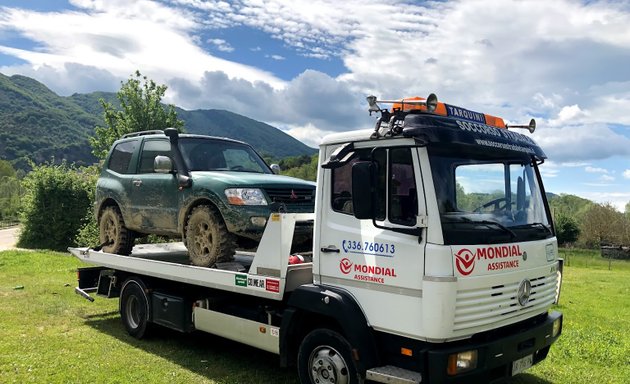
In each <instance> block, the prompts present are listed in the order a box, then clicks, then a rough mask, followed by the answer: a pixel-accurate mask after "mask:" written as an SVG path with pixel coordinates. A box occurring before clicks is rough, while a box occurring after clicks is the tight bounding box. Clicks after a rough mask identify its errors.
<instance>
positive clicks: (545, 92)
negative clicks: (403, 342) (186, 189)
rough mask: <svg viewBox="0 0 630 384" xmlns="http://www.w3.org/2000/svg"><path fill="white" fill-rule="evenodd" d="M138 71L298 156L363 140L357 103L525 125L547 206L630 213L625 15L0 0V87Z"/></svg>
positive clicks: (171, 96) (457, 4)
mask: <svg viewBox="0 0 630 384" xmlns="http://www.w3.org/2000/svg"><path fill="white" fill-rule="evenodd" d="M136 69H138V70H140V71H141V72H142V73H143V74H145V75H147V76H149V77H150V78H152V79H154V80H156V81H158V82H160V83H163V84H166V85H168V87H169V89H168V91H167V95H166V99H167V100H166V101H168V102H172V103H174V104H176V105H178V106H181V107H183V108H186V109H198V108H204V109H210V108H220V109H228V110H231V111H234V112H237V113H241V114H244V115H246V116H249V117H252V118H254V119H257V120H261V121H265V122H267V123H269V124H272V125H274V126H277V127H278V128H280V129H282V130H284V131H286V132H287V133H289V134H291V135H293V136H295V137H296V138H298V139H300V140H302V141H304V142H305V143H307V144H308V145H311V146H317V143H318V141H319V140H320V139H321V138H322V137H323V136H324V135H325V134H328V133H332V132H338V131H346V130H354V129H360V128H371V127H372V126H373V118H372V119H371V118H369V117H368V115H367V112H366V105H365V101H364V100H365V96H366V95H367V94H375V95H377V96H379V97H382V98H389V99H391V98H399V97H404V96H413V95H420V96H425V95H427V94H429V93H431V92H433V93H436V94H437V95H438V97H439V99H440V100H442V101H446V102H448V103H451V104H455V105H460V106H462V107H465V108H468V109H472V110H476V111H480V112H485V113H489V114H493V115H497V116H501V117H503V118H504V119H505V120H507V121H508V122H512V123H526V122H527V121H529V118H531V117H536V119H537V123H538V128H537V130H536V132H534V133H533V134H532V137H533V138H534V140H536V141H537V142H538V143H539V144H540V145H541V146H542V147H543V148H544V150H545V152H546V153H547V155H548V156H549V160H548V161H546V162H545V164H544V166H543V171H544V179H545V182H546V188H547V190H548V191H550V192H554V193H570V194H575V195H578V196H582V197H585V198H588V199H591V200H594V201H598V202H610V203H612V204H614V205H615V206H616V207H617V208H618V209H620V210H623V207H624V205H625V204H626V203H627V202H629V201H630V4H629V3H628V2H624V1H570V0H555V1H511V0H504V1H501V2H497V1H494V0H467V1H439V2H423V1H408V0H407V1H403V0H392V1H371V0H360V1H359V0H346V1H334V0H332V1H329V0H236V1H222V0H159V1H147V0H137V1H132V0H107V1H102V0H70V1H61V0H52V1H51V0H47V1H34V0H31V1H29V0H0V72H1V73H3V74H5V75H13V74H22V75H26V76H30V77H33V78H36V79H37V80H39V81H41V82H43V83H44V84H46V85H47V86H48V87H49V88H51V89H52V90H53V91H55V92H57V93H58V94H61V95H70V94H72V93H75V92H79V93H83V92H92V91H116V90H117V89H118V88H119V86H120V82H121V81H124V80H125V79H127V78H129V76H130V75H131V74H132V73H133V72H134V71H135V70H136Z"/></svg>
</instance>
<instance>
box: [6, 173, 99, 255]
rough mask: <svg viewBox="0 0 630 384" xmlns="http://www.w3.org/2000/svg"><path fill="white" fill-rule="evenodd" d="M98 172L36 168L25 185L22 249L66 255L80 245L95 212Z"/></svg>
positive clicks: (25, 179) (21, 234) (27, 178)
mask: <svg viewBox="0 0 630 384" xmlns="http://www.w3.org/2000/svg"><path fill="white" fill-rule="evenodd" d="M96 174H97V173H96V168H95V167H90V168H81V169H78V168H75V167H73V166H69V165H67V164H66V163H62V164H60V165H54V164H43V165H39V166H35V165H33V171H31V172H30V173H29V174H28V175H27V176H26V177H25V178H24V181H23V185H24V189H25V190H26V193H25V195H24V198H23V199H22V207H21V212H20V218H21V222H22V229H21V232H20V238H19V240H18V244H17V245H18V247H22V248H39V249H52V250H58V251H65V250H66V248H68V247H69V246H74V245H76V243H75V237H76V235H77V232H78V231H79V228H80V227H81V226H82V225H83V224H84V219H85V217H86V212H88V211H89V210H90V208H91V203H92V199H93V198H94V187H95V182H96Z"/></svg>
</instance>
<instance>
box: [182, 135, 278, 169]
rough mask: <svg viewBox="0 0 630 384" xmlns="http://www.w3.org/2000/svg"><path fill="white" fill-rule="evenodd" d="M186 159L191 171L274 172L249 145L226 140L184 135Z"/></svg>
mask: <svg viewBox="0 0 630 384" xmlns="http://www.w3.org/2000/svg"><path fill="white" fill-rule="evenodd" d="M179 145H180V147H181V149H182V155H183V157H184V161H185V162H186V165H188V168H189V169H190V170H191V171H237V172H255V173H273V172H272V171H271V169H269V167H268V166H267V164H266V163H265V162H264V160H263V159H261V158H260V156H258V154H257V153H256V152H255V151H254V150H253V149H252V148H251V147H250V146H248V145H244V144H240V143H235V142H231V141H224V140H213V139H204V138H190V137H186V138H184V137H182V138H180V140H179Z"/></svg>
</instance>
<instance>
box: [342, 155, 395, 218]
mask: <svg viewBox="0 0 630 384" xmlns="http://www.w3.org/2000/svg"><path fill="white" fill-rule="evenodd" d="M371 157H372V154H371V149H362V150H357V151H356V152H355V154H354V156H353V157H352V158H351V159H350V161H348V162H347V163H346V164H344V165H343V166H341V167H338V168H333V169H332V183H331V185H332V194H331V206H332V209H333V211H336V212H340V213H344V214H347V215H352V214H353V213H354V210H353V208H352V165H353V164H355V163H356V162H357V161H369V160H370V159H371ZM374 159H375V160H376V163H377V164H378V173H379V174H378V178H377V183H378V185H377V188H376V189H377V191H376V193H377V199H378V203H377V219H378V220H384V219H385V196H386V194H385V180H386V176H385V172H386V171H387V166H386V164H387V162H386V161H387V160H386V159H387V153H386V152H385V151H376V152H375V153H374ZM366 193H368V191H366Z"/></svg>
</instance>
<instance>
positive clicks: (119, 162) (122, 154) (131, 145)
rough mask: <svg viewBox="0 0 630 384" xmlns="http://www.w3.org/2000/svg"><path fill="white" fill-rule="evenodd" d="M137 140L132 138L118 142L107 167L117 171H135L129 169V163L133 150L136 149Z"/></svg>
mask: <svg viewBox="0 0 630 384" xmlns="http://www.w3.org/2000/svg"><path fill="white" fill-rule="evenodd" d="M136 142H137V141H136V140H131V141H125V142H123V143H120V144H117V145H116V147H114V150H113V151H112V155H111V157H110V158H109V164H108V165H107V167H108V168H109V169H111V170H112V171H114V172H117V173H123V174H125V173H132V172H133V171H129V163H130V162H131V156H132V155H133V151H135V149H136Z"/></svg>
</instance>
